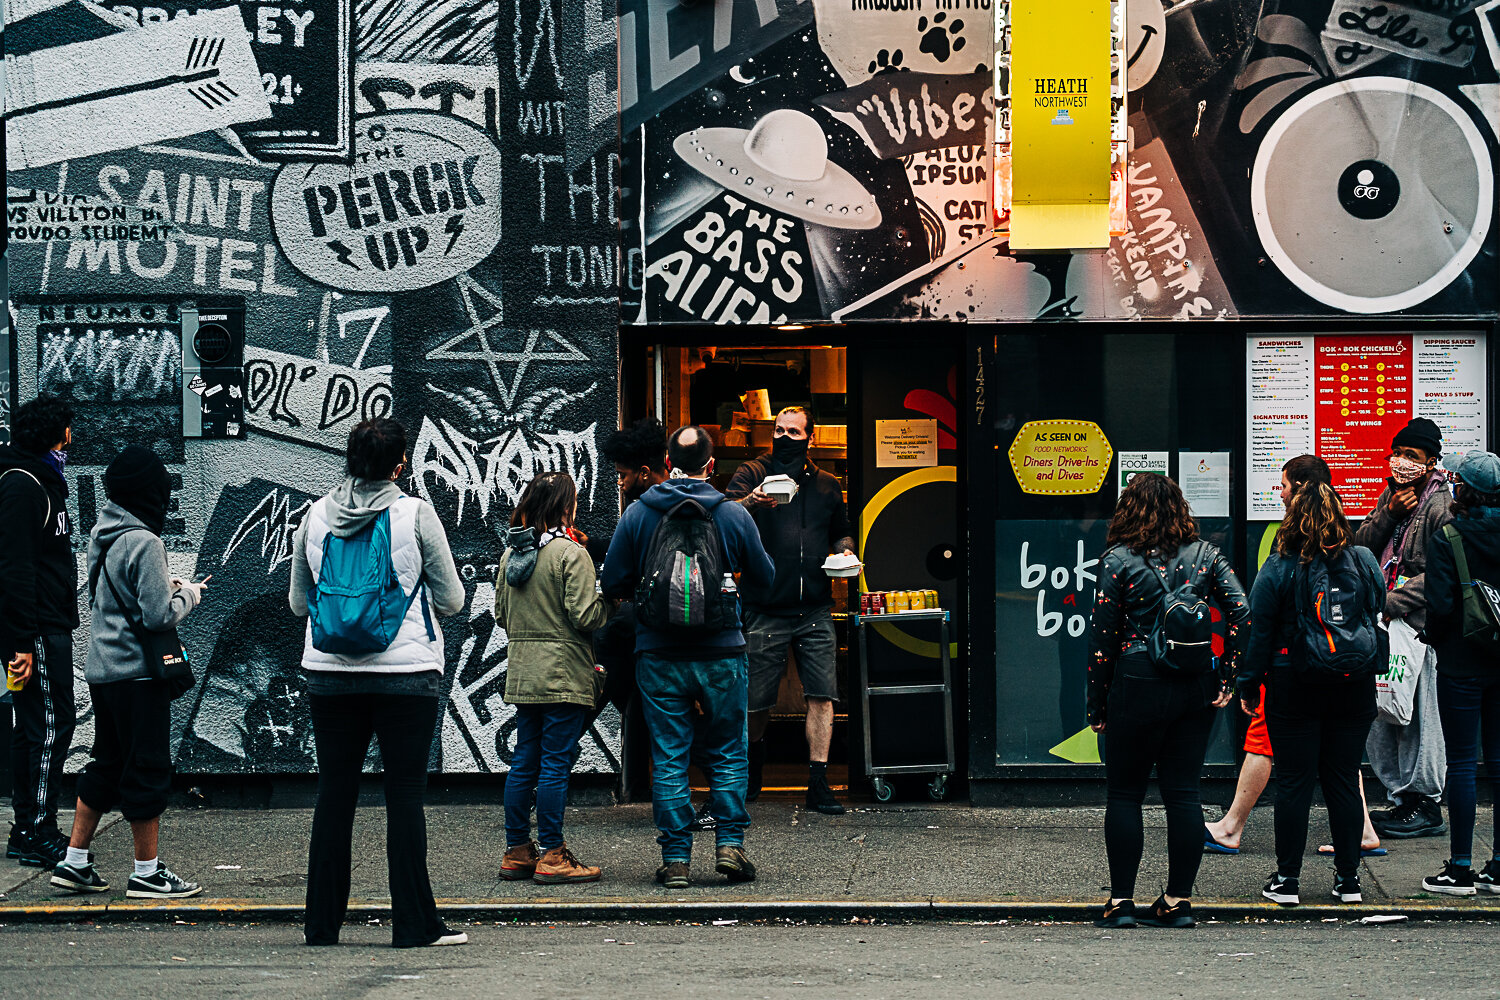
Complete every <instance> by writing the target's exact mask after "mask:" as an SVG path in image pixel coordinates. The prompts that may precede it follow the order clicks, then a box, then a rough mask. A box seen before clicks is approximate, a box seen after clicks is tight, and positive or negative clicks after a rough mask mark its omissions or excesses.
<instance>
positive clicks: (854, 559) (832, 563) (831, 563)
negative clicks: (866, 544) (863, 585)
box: [823, 552, 865, 577]
mask: <svg viewBox="0 0 1500 1000" xmlns="http://www.w3.org/2000/svg"><path fill="white" fill-rule="evenodd" d="M864 568H865V564H864V563H862V562H860V561H859V557H858V556H856V555H855V554H854V553H853V552H836V553H834V554H833V555H831V556H829V557H828V558H827V559H824V560H823V572H824V573H827V574H828V575H829V576H833V577H840V576H859V573H860V570H862V569H864Z"/></svg>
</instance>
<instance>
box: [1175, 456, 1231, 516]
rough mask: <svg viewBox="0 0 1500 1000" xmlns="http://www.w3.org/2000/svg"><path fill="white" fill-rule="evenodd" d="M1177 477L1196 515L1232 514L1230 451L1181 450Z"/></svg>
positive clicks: (1178, 458)
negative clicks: (1230, 509)
mask: <svg viewBox="0 0 1500 1000" xmlns="http://www.w3.org/2000/svg"><path fill="white" fill-rule="evenodd" d="M1177 469H1178V472H1177V480H1178V485H1180V486H1181V487H1182V495H1183V498H1184V499H1186V500H1187V502H1188V506H1189V507H1190V508H1191V509H1192V511H1193V516H1194V517H1228V516H1229V452H1227V451H1183V452H1178V454H1177Z"/></svg>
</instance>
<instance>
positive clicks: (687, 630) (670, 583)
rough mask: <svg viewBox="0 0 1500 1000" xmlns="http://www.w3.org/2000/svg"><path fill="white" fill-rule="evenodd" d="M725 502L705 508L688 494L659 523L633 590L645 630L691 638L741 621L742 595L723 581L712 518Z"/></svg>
mask: <svg viewBox="0 0 1500 1000" xmlns="http://www.w3.org/2000/svg"><path fill="white" fill-rule="evenodd" d="M723 502H724V501H723V498H722V497H721V498H720V499H719V501H718V503H714V504H712V506H707V507H706V506H704V505H703V504H702V503H700V502H699V501H697V500H695V499H693V498H691V497H689V498H687V499H684V500H681V501H679V502H678V503H677V504H676V505H675V506H673V507H672V509H671V510H668V511H667V512H666V513H665V514H663V515H662V518H661V520H660V521H659V522H657V525H656V530H655V531H653V532H652V533H651V542H650V544H649V545H647V546H646V557H645V559H644V561H643V562H642V564H641V565H642V573H641V580H640V583H639V584H637V585H636V592H635V593H636V596H635V605H636V615H637V617H638V618H639V619H640V621H641V622H642V623H643V624H644V625H646V627H647V628H651V629H655V630H656V631H659V632H666V633H669V634H675V635H678V636H681V637H683V638H693V637H696V636H706V635H709V634H712V633H714V632H718V631H722V630H723V629H727V628H735V627H737V626H738V625H739V609H738V605H737V601H738V593H737V592H736V590H735V589H734V588H733V587H727V588H726V586H725V585H724V583H723V581H724V577H725V575H726V574H727V573H728V572H729V569H728V566H727V564H726V559H725V556H724V545H723V542H722V541H721V540H720V538H719V526H718V525H717V524H715V523H714V517H713V508H715V507H717V506H718V505H719V503H723ZM730 579H731V580H732V579H733V577H731V578H730Z"/></svg>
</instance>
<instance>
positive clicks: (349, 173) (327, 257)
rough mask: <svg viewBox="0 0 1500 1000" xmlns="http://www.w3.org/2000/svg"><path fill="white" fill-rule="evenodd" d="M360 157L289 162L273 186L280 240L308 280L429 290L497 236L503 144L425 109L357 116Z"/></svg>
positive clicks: (352, 287) (358, 287)
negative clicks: (348, 160) (345, 161)
mask: <svg viewBox="0 0 1500 1000" xmlns="http://www.w3.org/2000/svg"><path fill="white" fill-rule="evenodd" d="M356 133H357V134H356V137H355V163H354V165H353V166H352V167H349V166H344V165H342V164H338V165H335V164H316V165H314V164H300V163H299V164H288V165H287V166H285V167H283V168H282V169H281V171H280V172H279V173H277V175H276V181H275V183H274V184H273V186H272V188H271V225H272V228H273V229H274V231H275V234H276V242H277V244H278V245H279V246H280V247H281V252H282V253H284V254H285V255H286V258H287V260H289V261H291V263H292V266H293V267H295V268H296V269H297V270H298V271H300V272H302V274H304V275H306V276H307V277H308V278H309V279H311V280H312V281H316V282H320V283H322V284H325V285H330V286H332V287H334V288H341V289H344V290H345V291H351V292H400V291H410V290H412V289H415V288H426V287H427V286H429V285H435V284H437V283H438V282H440V281H446V280H447V279H449V278H453V277H456V276H457V275H460V274H462V273H464V272H465V271H467V270H469V269H470V268H471V267H473V266H474V265H475V264H478V263H479V262H480V261H482V260H483V259H484V258H485V257H488V256H489V254H490V251H491V250H493V249H495V245H496V244H497V243H498V242H499V241H500V210H499V205H498V204H497V202H496V198H495V192H496V191H498V190H499V189H500V151H499V150H498V149H496V148H495V144H494V143H493V142H491V141H490V139H489V137H488V136H486V135H485V134H484V133H483V132H482V131H480V130H479V129H478V128H477V127H475V126H474V125H471V124H469V123H468V122H466V121H462V120H461V119H458V118H453V117H450V116H447V115H440V114H434V113H432V112H427V111H392V112H387V113H385V114H381V115H373V116H371V117H369V118H362V119H360V120H359V122H358V123H356Z"/></svg>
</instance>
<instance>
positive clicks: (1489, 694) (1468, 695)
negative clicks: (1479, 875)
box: [1437, 671, 1500, 858]
mask: <svg viewBox="0 0 1500 1000" xmlns="http://www.w3.org/2000/svg"><path fill="white" fill-rule="evenodd" d="M1437 701H1438V714H1439V715H1440V717H1441V718H1442V720H1443V741H1444V742H1445V743H1447V745H1448V838H1449V844H1450V847H1451V849H1452V851H1453V856H1454V857H1455V858H1467V857H1470V856H1471V855H1472V854H1473V852H1474V817H1475V813H1476V812H1477V804H1476V800H1477V798H1478V794H1477V788H1476V776H1475V772H1476V771H1477V770H1478V764H1479V747H1480V744H1481V742H1482V743H1483V745H1484V763H1485V767H1486V768H1487V769H1488V770H1489V772H1490V783H1491V784H1492V785H1493V787H1494V789H1495V800H1496V802H1497V803H1500V677H1494V676H1491V677H1486V678H1482V679H1481V678H1464V677H1449V676H1447V675H1446V674H1444V673H1443V672H1442V671H1438V675H1437ZM1492 843H1493V844H1494V845H1495V851H1496V852H1500V805H1497V806H1496V807H1495V839H1494V840H1493V841H1492Z"/></svg>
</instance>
